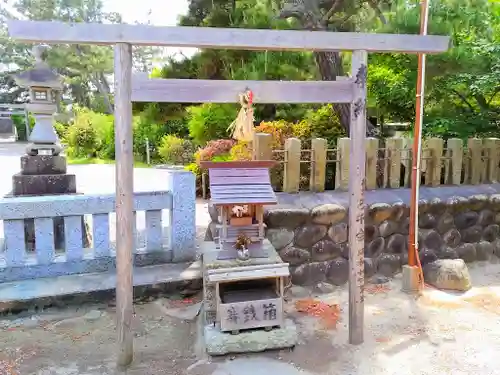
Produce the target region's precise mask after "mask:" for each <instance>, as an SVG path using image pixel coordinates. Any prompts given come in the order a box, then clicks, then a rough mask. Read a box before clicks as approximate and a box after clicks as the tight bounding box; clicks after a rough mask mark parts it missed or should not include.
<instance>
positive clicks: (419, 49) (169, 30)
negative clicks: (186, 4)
mask: <svg viewBox="0 0 500 375" xmlns="http://www.w3.org/2000/svg"><path fill="white" fill-rule="evenodd" d="M8 28H9V35H10V36H11V37H12V38H13V39H16V40H18V41H21V42H30V43H38V42H44V43H52V44H60V43H80V44H108V45H112V44H115V43H130V44H134V45H153V46H169V47H198V48H224V49H241V50H295V51H302V50H310V51H339V50H346V51H353V50H366V51H369V52H407V53H439V52H445V51H447V50H448V48H449V43H450V38H449V37H447V36H437V35H426V36H420V35H401V34H363V33H334V32H328V31H294V30H252V29H225V28H216V27H170V26H151V25H124V24H97V23H73V24H69V23H62V22H49V21H17V20H9V21H8Z"/></svg>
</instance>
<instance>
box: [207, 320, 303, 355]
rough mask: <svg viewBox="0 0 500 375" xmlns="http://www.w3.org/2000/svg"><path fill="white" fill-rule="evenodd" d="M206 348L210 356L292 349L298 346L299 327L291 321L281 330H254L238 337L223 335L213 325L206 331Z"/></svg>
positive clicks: (229, 334)
mask: <svg viewBox="0 0 500 375" xmlns="http://www.w3.org/2000/svg"><path fill="white" fill-rule="evenodd" d="M204 333H205V335H204V339H205V348H206V351H207V353H208V354H209V355H213V356H217V355H224V354H230V353H255V352H262V351H265V350H272V349H284V348H292V347H294V346H295V345H296V344H297V341H298V334H297V327H296V326H295V323H293V322H292V321H291V320H290V319H287V320H285V324H284V325H283V326H282V327H281V328H275V329H273V330H271V331H265V330H260V329H259V330H252V331H246V332H241V333H240V334H238V335H233V334H231V333H222V332H221V331H220V330H219V329H218V327H217V326H215V327H214V325H213V324H210V325H206V326H205V330H204Z"/></svg>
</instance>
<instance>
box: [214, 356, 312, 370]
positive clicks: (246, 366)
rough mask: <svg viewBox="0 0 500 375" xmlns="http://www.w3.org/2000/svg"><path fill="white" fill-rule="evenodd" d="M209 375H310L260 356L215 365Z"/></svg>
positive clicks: (281, 362) (291, 366) (289, 364)
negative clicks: (214, 368) (215, 367)
mask: <svg viewBox="0 0 500 375" xmlns="http://www.w3.org/2000/svg"><path fill="white" fill-rule="evenodd" d="M211 375H311V373H310V372H308V371H305V370H304V369H300V370H299V369H298V368H296V367H295V366H294V365H293V364H291V363H287V362H285V361H281V360H276V359H272V358H266V357H262V356H251V357H240V358H234V359H232V358H231V360H228V361H225V362H222V363H219V364H218V365H217V369H216V370H215V371H214V372H213V373H211Z"/></svg>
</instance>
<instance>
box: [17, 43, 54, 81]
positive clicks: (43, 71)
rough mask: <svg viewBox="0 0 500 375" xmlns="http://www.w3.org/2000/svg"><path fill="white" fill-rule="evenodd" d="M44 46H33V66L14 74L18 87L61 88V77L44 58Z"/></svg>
mask: <svg viewBox="0 0 500 375" xmlns="http://www.w3.org/2000/svg"><path fill="white" fill-rule="evenodd" d="M45 50H46V46H35V47H33V55H34V56H35V67H34V68H32V69H29V70H25V71H24V72H21V73H19V74H16V75H15V76H14V79H15V81H16V83H17V84H18V85H19V86H20V87H24V88H29V87H46V88H51V89H54V90H62V89H63V82H62V77H61V76H60V75H59V74H57V73H55V72H54V71H52V69H50V68H49V66H48V65H47V63H46V62H45V59H44V52H45Z"/></svg>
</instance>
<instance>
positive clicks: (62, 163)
mask: <svg viewBox="0 0 500 375" xmlns="http://www.w3.org/2000/svg"><path fill="white" fill-rule="evenodd" d="M46 49H47V46H35V47H34V48H33V55H34V57H35V66H34V67H33V68H32V69H29V70H26V71H24V72H21V73H19V74H17V75H16V76H14V79H15V81H16V83H17V84H18V85H19V86H20V87H23V88H27V89H28V90H29V99H30V101H29V103H28V104H27V105H26V108H27V109H28V111H29V112H30V113H31V115H32V116H33V117H34V118H35V126H34V128H33V130H32V131H31V134H30V137H29V141H30V142H31V143H30V144H29V146H28V147H27V148H26V155H23V156H21V172H20V173H16V174H15V175H14V176H12V193H11V194H9V195H8V196H7V197H16V196H33V195H37V196H40V195H42V196H43V195H58V194H76V177H75V175H74V174H68V173H66V171H67V163H66V158H65V157H64V156H62V155H60V153H61V151H62V147H61V145H60V142H59V137H58V136H57V133H56V131H55V129H54V115H55V113H56V111H57V104H56V94H57V92H58V91H61V90H62V89H63V82H62V77H61V76H60V75H58V74H56V73H55V72H54V71H52V69H50V67H49V66H48V64H47V63H46V62H45V59H44V55H45V51H46ZM53 220H54V229H55V234H54V237H55V238H54V241H55V247H56V249H62V248H63V247H64V220H63V218H62V217H55V218H53ZM24 228H25V238H26V242H27V248H28V249H29V250H31V249H34V248H35V231H34V221H33V219H25V220H24ZM82 240H83V243H84V246H88V244H89V241H90V235H89V231H88V226H87V225H86V224H85V222H84V218H83V217H82Z"/></svg>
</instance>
